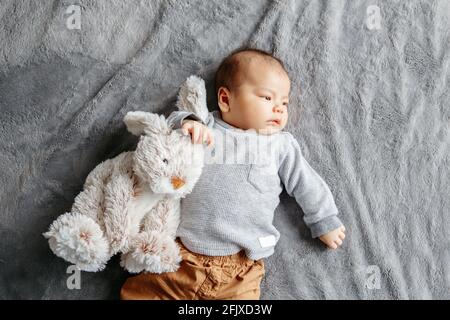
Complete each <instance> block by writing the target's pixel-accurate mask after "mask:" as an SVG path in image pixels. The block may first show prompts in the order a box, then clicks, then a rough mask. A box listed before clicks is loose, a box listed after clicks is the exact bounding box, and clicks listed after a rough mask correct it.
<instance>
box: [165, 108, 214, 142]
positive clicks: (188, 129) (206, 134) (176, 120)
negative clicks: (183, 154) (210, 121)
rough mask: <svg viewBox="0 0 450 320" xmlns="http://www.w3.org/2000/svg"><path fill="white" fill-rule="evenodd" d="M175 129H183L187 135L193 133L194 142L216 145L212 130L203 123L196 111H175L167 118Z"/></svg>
mask: <svg viewBox="0 0 450 320" xmlns="http://www.w3.org/2000/svg"><path fill="white" fill-rule="evenodd" d="M167 121H168V122H169V124H170V125H171V126H172V128H174V129H179V128H181V129H182V132H183V133H184V134H185V135H188V134H191V138H192V143H200V144H201V143H203V142H206V143H207V145H211V146H212V145H214V135H213V132H212V130H211V129H210V128H209V127H208V126H207V125H206V124H205V123H203V122H202V121H201V120H200V119H199V118H198V117H197V116H196V115H195V114H194V113H192V112H188V111H174V112H172V113H171V114H170V116H169V117H168V118H167Z"/></svg>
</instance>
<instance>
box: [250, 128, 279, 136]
mask: <svg viewBox="0 0 450 320" xmlns="http://www.w3.org/2000/svg"><path fill="white" fill-rule="evenodd" d="M255 130H256V132H257V133H259V134H262V135H266V136H268V135H271V134H274V133H277V132H280V131H281V130H283V127H282V126H266V127H263V128H260V129H255Z"/></svg>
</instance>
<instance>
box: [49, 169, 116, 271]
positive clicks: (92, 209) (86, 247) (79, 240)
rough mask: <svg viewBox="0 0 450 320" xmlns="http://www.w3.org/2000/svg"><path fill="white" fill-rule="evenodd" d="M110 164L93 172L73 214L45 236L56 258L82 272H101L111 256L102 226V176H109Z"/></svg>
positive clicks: (58, 221)
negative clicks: (69, 263) (100, 218)
mask: <svg viewBox="0 0 450 320" xmlns="http://www.w3.org/2000/svg"><path fill="white" fill-rule="evenodd" d="M108 165H109V163H108V162H106V163H103V164H101V165H99V166H98V167H96V168H95V169H94V170H93V171H92V172H91V174H90V175H89V177H88V178H89V179H87V181H86V183H85V185H84V189H83V191H82V192H80V193H79V194H78V195H77V197H76V198H75V202H74V204H73V206H72V209H71V212H68V213H65V214H63V215H61V216H59V217H58V219H56V220H55V221H54V222H53V223H52V225H51V226H50V228H49V230H48V232H46V233H44V234H43V235H44V237H45V238H47V239H48V242H49V246H50V249H51V250H52V251H53V253H54V254H55V255H57V256H58V257H61V258H63V259H65V260H66V261H68V262H71V263H73V264H75V265H76V266H77V267H78V269H80V270H83V271H92V272H95V271H100V270H102V269H103V268H104V267H105V265H106V263H107V261H108V260H109V258H110V257H111V255H110V250H109V243H108V241H107V239H106V237H105V236H104V232H103V230H104V226H103V224H102V223H99V221H100V220H99V216H102V215H103V210H104V209H103V188H102V187H103V185H102V181H103V179H102V176H104V175H106V174H107V173H108V170H109V168H108Z"/></svg>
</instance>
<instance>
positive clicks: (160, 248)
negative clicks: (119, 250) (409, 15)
mask: <svg viewBox="0 0 450 320" xmlns="http://www.w3.org/2000/svg"><path fill="white" fill-rule="evenodd" d="M179 209H180V208H179V199H172V198H164V199H163V200H160V201H159V202H158V203H157V205H156V206H155V207H154V208H153V209H152V210H150V212H149V213H147V215H146V216H145V218H144V219H143V221H142V232H140V233H139V234H138V235H137V236H136V237H134V238H133V241H132V244H131V245H130V250H129V251H128V252H127V253H126V254H123V255H122V260H121V265H122V266H123V267H124V268H125V269H127V270H128V271H129V272H132V273H138V272H141V271H148V272H153V273H163V272H174V271H176V270H178V268H179V263H180V262H181V256H180V252H179V247H178V245H177V244H176V242H175V241H174V240H175V234H176V230H177V228H178V224H179V222H180V215H179Z"/></svg>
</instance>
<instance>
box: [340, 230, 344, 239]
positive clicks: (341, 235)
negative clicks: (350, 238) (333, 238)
mask: <svg viewBox="0 0 450 320" xmlns="http://www.w3.org/2000/svg"><path fill="white" fill-rule="evenodd" d="M339 238H341V240H344V239H345V233H343V232H341V233H339Z"/></svg>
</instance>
